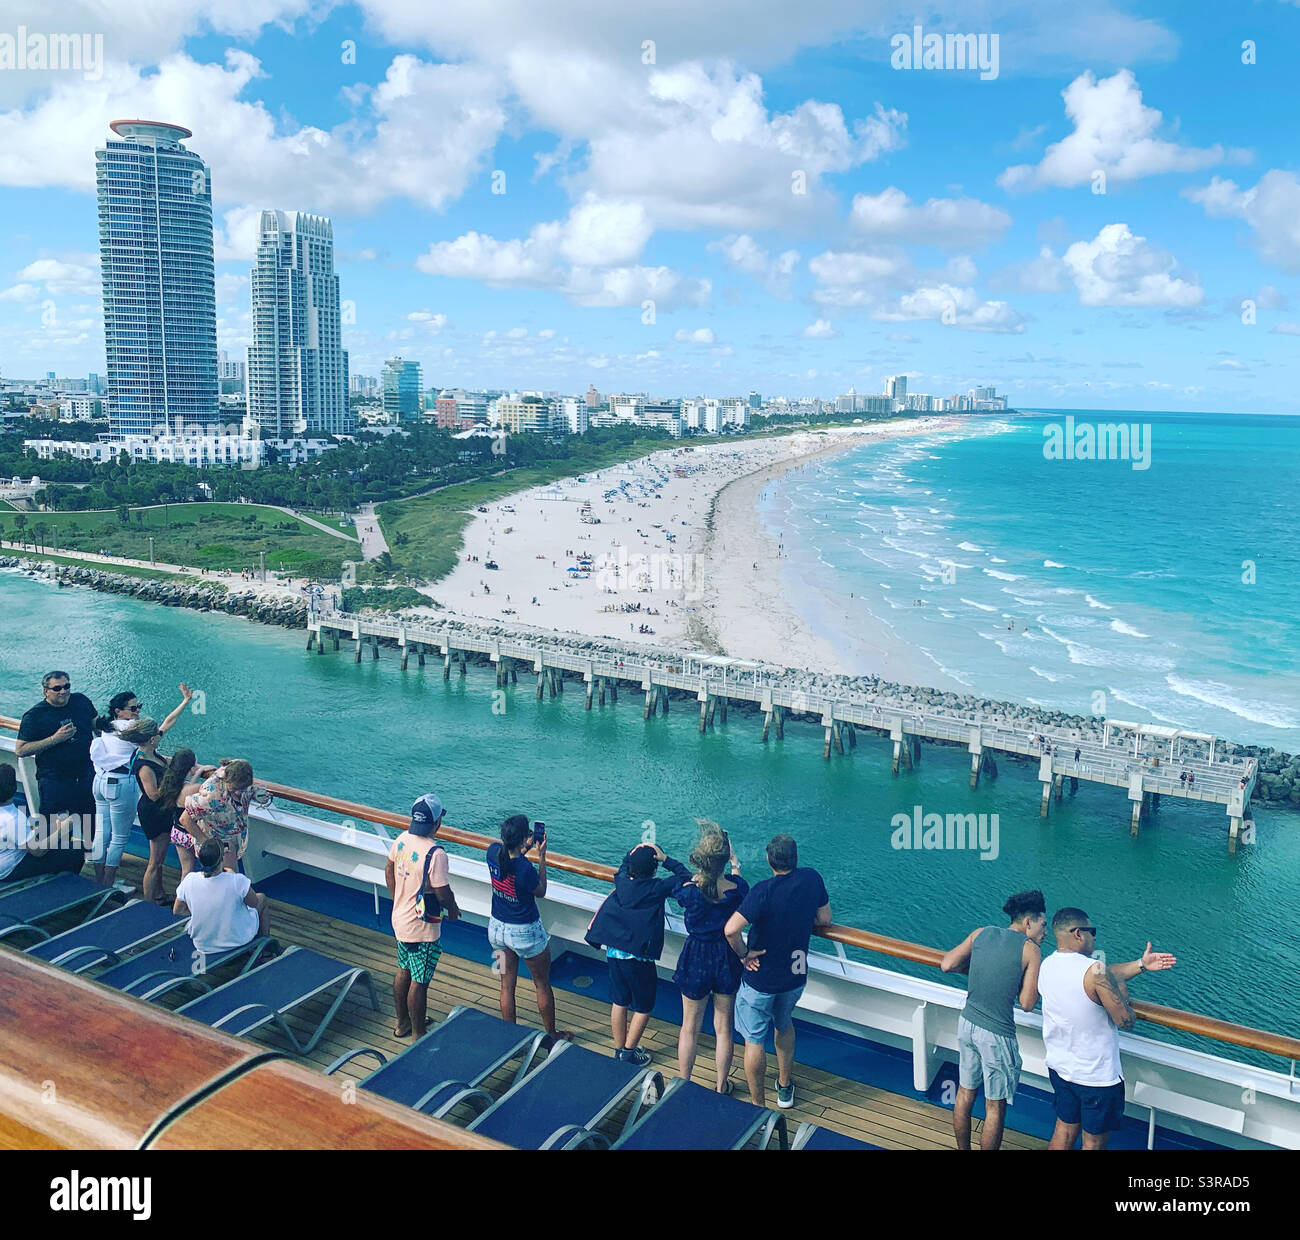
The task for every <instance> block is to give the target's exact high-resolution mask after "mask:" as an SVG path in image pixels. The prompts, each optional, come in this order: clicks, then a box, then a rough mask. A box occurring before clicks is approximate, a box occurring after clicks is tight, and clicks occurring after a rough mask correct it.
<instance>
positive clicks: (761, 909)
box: [725, 835, 831, 1110]
mask: <svg viewBox="0 0 1300 1240" xmlns="http://www.w3.org/2000/svg"><path fill="white" fill-rule="evenodd" d="M767 864H768V866H769V867H771V870H772V877H771V878H767V879H764V880H763V881H762V882H761V883H756V884H755V885H754V886H753V887H752V888H751V889H750V892H749V894H748V895H747V896H746V897H745V898H744V899H743V900H742V901H741V902H740V907H739V908H738V909H737V910H736V911H735V912H734V913H732V915H731V917H730V919H729V920H728V921H727V925H726V931H725V932H726V935H727V942H728V943H730V944H731V950H732V951H734V952H735V953H736V955H737V956H738V957H740V960H741V963H742V964H743V965H744V967H745V970H746V977H745V979H744V981H742V982H741V984H740V989H739V990H738V991H737V992H736V1027H737V1028H738V1029H739V1030H740V1033H741V1036H742V1037H743V1038H744V1039H745V1078H746V1079H747V1080H748V1082H749V1096H750V1101H751V1102H753V1104H754V1105H755V1106H759V1107H761V1106H764V1105H766V1103H765V1101H764V1099H765V1098H766V1094H765V1092H764V1088H763V1077H764V1075H765V1073H766V1070H767V1050H766V1043H767V1035H768V1033H769V1032H770V1033H772V1035H773V1041H774V1043H775V1045H776V1105H777V1106H779V1107H781V1108H782V1109H783V1110H787V1109H789V1108H790V1107H792V1106H794V1080H793V1077H792V1073H793V1071H794V1009H795V1005H796V1004H797V1003H798V1002H799V996H800V995H802V994H803V988H804V983H805V982H806V981H807V980H808V941H809V939H810V938H811V937H812V932H813V928H814V927H815V926H829V925H830V924H831V906H830V899H829V897H828V896H827V894H826V884H825V883H824V882H822V876H821V875H820V874H818V873H817V871H816V870H812V869H800V868H799V848H798V845H797V844H795V842H794V838H793V836H789V835H774V836H773V837H772V838H771V839H770V840H769V841H768V845H767ZM747 926H748V927H751V929H750V931H749V941H748V943H746V941H745V939H744V938H743V937H742V935H743V934H744V931H745V928H746V927H747Z"/></svg>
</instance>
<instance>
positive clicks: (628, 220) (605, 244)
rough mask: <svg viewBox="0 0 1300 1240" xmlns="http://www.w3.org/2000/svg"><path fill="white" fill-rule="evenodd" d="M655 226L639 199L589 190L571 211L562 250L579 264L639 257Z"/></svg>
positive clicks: (612, 262) (595, 264) (605, 264)
mask: <svg viewBox="0 0 1300 1240" xmlns="http://www.w3.org/2000/svg"><path fill="white" fill-rule="evenodd" d="M652 231H653V228H652V227H651V224H650V219H649V216H647V215H646V211H645V208H644V207H643V206H642V205H641V204H640V203H639V202H627V201H605V200H602V199H600V198H598V197H597V196H596V195H595V194H587V195H585V196H584V197H583V199H582V201H581V202H579V203H577V205H575V206H574V207H573V209H572V210H571V211H570V212H569V218H568V220H567V221H566V222H565V225H564V231H563V233H562V235H561V238H560V253H561V254H563V255H564V257H565V258H567V259H568V260H569V262H571V263H573V264H574V265H575V266H579V267H609V266H613V265H615V264H618V263H628V262H633V261H635V260H636V259H637V258H638V257H640V254H641V251H642V250H643V249H645V244H646V242H647V241H649V240H650V234H651V232H652Z"/></svg>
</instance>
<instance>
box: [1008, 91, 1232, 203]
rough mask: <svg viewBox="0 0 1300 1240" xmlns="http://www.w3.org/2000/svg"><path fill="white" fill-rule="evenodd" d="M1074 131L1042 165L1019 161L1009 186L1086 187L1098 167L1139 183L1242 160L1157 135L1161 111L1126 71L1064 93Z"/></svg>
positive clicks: (1111, 175)
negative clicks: (1145, 99)
mask: <svg viewBox="0 0 1300 1240" xmlns="http://www.w3.org/2000/svg"><path fill="white" fill-rule="evenodd" d="M1061 93H1062V97H1063V98H1064V100H1065V112H1066V115H1067V116H1068V117H1069V118H1070V120H1071V121H1073V122H1074V132H1073V133H1071V134H1070V135H1069V136H1068V137H1066V138H1063V139H1062V140H1061V141H1060V142H1054V143H1052V145H1051V146H1049V147H1048V148H1047V151H1046V153H1045V154H1044V155H1043V158H1042V160H1041V162H1039V163H1038V164H1017V165H1015V166H1014V167H1011V168H1007V169H1006V170H1005V171H1004V172H1003V173H1002V175H1001V176H999V177H998V184H999V185H1000V186H1001V187H1002V188H1003V189H1005V190H1012V191H1014V190H1033V189H1043V188H1045V187H1047V186H1058V187H1062V188H1069V187H1070V186H1074V185H1083V184H1085V183H1086V182H1087V181H1089V180H1091V178H1092V176H1093V174H1094V173H1095V172H1097V171H1103V172H1105V174H1106V176H1107V177H1108V178H1110V179H1111V180H1115V181H1134V180H1137V179H1138V178H1139V177H1147V176H1156V175H1158V174H1160V173H1164V172H1196V171H1199V170H1200V169H1202V168H1208V167H1209V166H1210V165H1211V164H1217V163H1221V162H1223V160H1224V159H1225V158H1237V157H1239V155H1238V154H1237V153H1232V152H1226V151H1225V150H1224V149H1223V147H1221V146H1219V145H1218V144H1217V143H1216V144H1215V145H1214V146H1211V147H1204V148H1197V147H1190V146H1180V145H1179V144H1178V143H1176V142H1169V141H1166V140H1165V139H1163V138H1158V137H1156V136H1155V135H1156V131H1157V130H1158V129H1159V128H1160V126H1161V123H1162V121H1163V119H1164V118H1163V116H1162V114H1161V113H1160V112H1159V111H1158V110H1157V109H1155V108H1149V107H1147V106H1146V105H1145V104H1144V103H1143V102H1142V92H1141V90H1139V89H1138V84H1137V79H1136V78H1135V77H1134V76H1133V73H1132V71H1131V70H1129V69H1121V70H1120V71H1119V72H1118V73H1116V74H1114V75H1113V76H1112V77H1108V78H1102V79H1101V80H1100V81H1098V80H1097V78H1096V77H1095V76H1094V75H1093V73H1092V71H1091V70H1089V71H1088V72H1086V73H1082V74H1080V75H1079V76H1078V77H1077V78H1075V79H1074V81H1073V82H1071V83H1070V85H1069V86H1067V87H1066V88H1065V90H1064V91H1062V92H1061Z"/></svg>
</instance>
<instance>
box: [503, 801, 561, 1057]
mask: <svg viewBox="0 0 1300 1240" xmlns="http://www.w3.org/2000/svg"><path fill="white" fill-rule="evenodd" d="M536 826H537V827H541V828H542V831H541V835H540V837H539V838H538V839H537V841H536V843H537V864H536V865H535V866H534V865H533V863H532V862H531V861H530V860H529V859H528V857H527V855H526V854H527V853H528V851H529V850H530V849H531V848H532V846H533V844H532V841H530V839H529V834H530V832H529V829H528V819H527V818H526V817H525V816H524V815H523V814H512V815H511V816H510V817H509V818H507V819H506V820H505V822H503V823H502V824H501V840H500V842H499V843H496V844H491V845H489V846H488V850H487V867H488V874H489V875H490V876H491V878H492V916H491V918H490V919H489V921H488V942H489V943H490V944H491V945H492V961H493V964H492V967H493V969H494V970H495V971H496V972H497V973H499V974H500V976H501V1019H502V1020H508V1021H509V1022H510V1023H511V1024H512V1025H513V1024H514V1023H515V985H516V983H517V982H518V981H519V959H520V957H523V959H524V960H526V961H527V962H528V975H529V977H531V978H532V979H533V986H534V987H535V988H536V990H537V1011H538V1013H539V1015H540V1016H541V1018H542V1026H543V1027H544V1028H545V1030H546V1032H547V1033H549V1034H550V1035H551V1036H552V1037H560V1038H563V1039H565V1040H566V1041H567V1040H568V1039H569V1038H570V1037H572V1035H571V1034H570V1033H568V1032H565V1033H558V1032H557V1031H556V1028H555V991H554V990H552V989H551V939H550V936H549V935H548V934H547V933H546V927H545V926H544V925H542V917H541V914H540V913H539V912H538V911H537V901H538V900H539V899H540V898H541V897H542V896H544V895H545V894H546V827H545V824H544V823H540V822H539V823H537V824H536Z"/></svg>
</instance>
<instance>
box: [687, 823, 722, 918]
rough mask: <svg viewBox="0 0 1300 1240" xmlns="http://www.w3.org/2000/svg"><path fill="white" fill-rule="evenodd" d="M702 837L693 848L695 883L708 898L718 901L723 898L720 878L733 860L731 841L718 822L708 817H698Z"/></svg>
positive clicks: (691, 859)
mask: <svg viewBox="0 0 1300 1240" xmlns="http://www.w3.org/2000/svg"><path fill="white" fill-rule="evenodd" d="M695 821H696V822H697V823H698V824H699V828H700V838H699V839H698V840H697V841H696V844H695V847H694V848H692V849H691V856H690V862H691V864H692V865H693V866H694V867H695V883H696V886H697V887H699V889H700V891H701V892H702V893H703V895H704V898H705V899H706V900H713V901H717V900H720V899H721V898H722V896H721V893H720V892H719V891H718V880H719V879H720V878H721V877H722V873H723V871H724V870H725V869H726V868H727V862H728V861H730V860H731V841H730V840H729V839H728V838H727V833H726V832H725V831H724V830H723V829H722V828H721V827H720V826H718V824H717V823H716V822H713V821H712V820H711V819H708V818H697V819H696V820H695Z"/></svg>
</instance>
